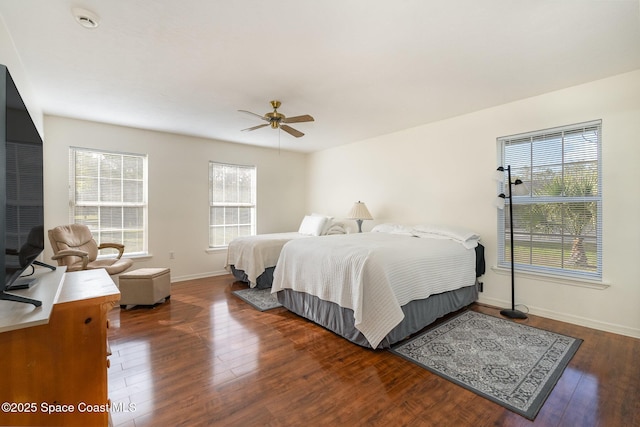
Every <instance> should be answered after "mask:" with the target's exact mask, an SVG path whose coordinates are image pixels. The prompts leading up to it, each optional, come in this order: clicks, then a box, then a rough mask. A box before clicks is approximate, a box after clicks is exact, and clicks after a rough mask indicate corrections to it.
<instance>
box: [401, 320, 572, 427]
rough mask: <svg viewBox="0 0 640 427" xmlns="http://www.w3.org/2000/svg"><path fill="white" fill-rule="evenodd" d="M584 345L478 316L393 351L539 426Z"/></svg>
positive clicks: (451, 322)
mask: <svg viewBox="0 0 640 427" xmlns="http://www.w3.org/2000/svg"><path fill="white" fill-rule="evenodd" d="M580 344H582V340H580V339H576V338H571V337H568V336H564V335H559V334H556V333H553V332H549V331H544V330H542V329H538V328H534V327H531V326H527V325H523V324H520V323H516V322H514V321H512V320H507V319H501V318H498V317H494V316H489V315H486V314H482V313H477V312H474V311H465V312H463V313H462V314H460V315H458V316H456V317H454V318H452V319H450V320H448V321H446V322H445V323H443V324H441V325H438V326H437V327H435V328H433V329H430V330H428V331H426V332H424V333H423V334H421V335H419V336H417V337H415V338H412V339H410V340H409V341H407V342H405V343H402V344H400V345H398V346H396V347H394V348H392V349H391V351H392V352H393V353H395V354H397V355H399V356H401V357H403V358H405V359H407V360H409V361H411V362H414V363H416V364H418V365H420V366H422V367H424V368H426V369H428V370H429V371H431V372H433V373H435V374H437V375H440V376H441V377H443V378H446V379H447V380H449V381H452V382H454V383H456V384H458V385H460V386H462V387H464V388H466V389H468V390H471V391H473V392H474V393H477V394H479V395H480V396H483V397H485V398H487V399H489V400H492V401H494V402H496V403H498V404H500V405H502V406H504V407H505V408H507V409H509V410H511V411H513V412H515V413H517V414H520V415H522V416H524V417H526V418H528V419H530V420H533V419H534V418H535V417H536V415H537V414H538V411H540V408H541V407H542V405H543V404H544V402H545V400H546V399H547V397H548V396H549V394H550V393H551V390H553V387H554V386H555V385H556V383H557V381H558V379H559V378H560V376H561V375H562V372H563V371H564V369H565V368H566V366H567V364H568V363H569V361H570V360H571V358H572V357H573V355H574V354H575V353H576V351H577V350H578V347H580Z"/></svg>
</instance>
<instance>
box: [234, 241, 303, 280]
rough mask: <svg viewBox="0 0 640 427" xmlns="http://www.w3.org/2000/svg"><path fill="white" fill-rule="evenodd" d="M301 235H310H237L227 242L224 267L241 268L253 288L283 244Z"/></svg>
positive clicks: (275, 260)
mask: <svg viewBox="0 0 640 427" xmlns="http://www.w3.org/2000/svg"><path fill="white" fill-rule="evenodd" d="M303 237H311V236H308V235H305V234H300V233H298V232H290V233H271V234H258V235H256V236H247V237H238V238H236V239H234V240H232V241H231V242H230V243H229V247H228V249H227V263H226V264H225V266H224V268H225V270H227V271H229V272H231V266H232V265H233V266H234V267H235V268H236V269H237V270H243V271H244V272H245V274H246V275H247V278H248V279H249V281H250V282H251V283H250V284H249V286H250V287H252V288H253V287H255V286H256V280H257V279H258V276H260V275H261V274H262V273H263V272H264V271H265V269H267V268H269V267H275V265H276V262H277V261H278V257H279V256H280V251H281V250H282V247H283V246H284V244H285V243H287V242H288V241H290V240H293V239H300V238H303Z"/></svg>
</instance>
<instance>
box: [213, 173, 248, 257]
mask: <svg viewBox="0 0 640 427" xmlns="http://www.w3.org/2000/svg"><path fill="white" fill-rule="evenodd" d="M254 234H256V167H255V166H242V165H230V164H224V163H216V162H209V247H211V248H217V247H224V246H227V245H228V244H229V242H230V241H231V240H233V239H235V238H236V237H242V236H251V235H254Z"/></svg>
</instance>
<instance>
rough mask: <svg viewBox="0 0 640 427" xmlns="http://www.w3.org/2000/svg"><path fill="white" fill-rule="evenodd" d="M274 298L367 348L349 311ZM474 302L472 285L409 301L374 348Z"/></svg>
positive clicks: (305, 298) (311, 300)
mask: <svg viewBox="0 0 640 427" xmlns="http://www.w3.org/2000/svg"><path fill="white" fill-rule="evenodd" d="M276 296H277V298H278V301H279V302H280V304H282V305H283V306H284V307H286V308H287V309H288V310H289V311H292V312H293V313H295V314H297V315H299V316H302V317H304V318H306V319H309V320H311V321H312V322H315V323H317V324H319V325H320V326H323V327H325V328H327V329H328V330H330V331H332V332H335V333H336V334H338V335H340V336H342V337H344V338H346V339H348V340H349V341H351V342H353V343H355V344H358V345H361V346H363V347H368V348H371V345H370V344H369V341H367V339H366V338H365V337H364V335H362V333H361V332H360V331H359V330H357V329H356V328H355V327H354V325H353V324H354V318H353V311H352V310H351V309H348V308H343V307H340V306H339V305H337V304H335V303H332V302H329V301H323V300H321V299H320V298H318V297H316V296H314V295H309V294H305V293H302V292H298V291H294V290H291V289H284V290H282V291H279V292H278V293H277V294H276ZM477 299H478V287H477V285H476V284H474V285H472V286H467V287H464V288H460V289H457V290H455V291H450V292H444V293H441V294H436V295H431V296H430V297H429V298H426V299H422V300H416V301H411V302H409V303H408V304H406V305H404V306H403V307H402V311H403V313H404V316H405V317H404V319H403V320H402V322H400V323H399V324H398V325H397V326H396V327H395V328H393V329H392V330H391V332H389V334H388V335H387V336H386V337H385V338H384V339H383V340H382V341H381V342H380V344H379V345H378V347H377V348H378V349H382V348H389V347H391V346H392V345H393V344H395V343H397V342H399V341H402V340H403V339H405V338H407V337H408V336H409V335H412V334H414V333H416V332H418V331H420V330H421V329H423V328H424V327H426V326H428V325H430V324H431V323H433V322H434V321H435V320H437V319H439V318H440V317H442V316H445V315H447V314H449V313H452V312H454V311H457V310H459V309H461V308H464V307H466V306H468V305H469V304H471V303H472V302H474V301H476V300H477Z"/></svg>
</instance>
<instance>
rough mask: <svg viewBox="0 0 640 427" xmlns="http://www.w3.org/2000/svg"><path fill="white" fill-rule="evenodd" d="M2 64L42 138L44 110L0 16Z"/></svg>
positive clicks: (0, 57) (0, 54) (0, 56)
mask: <svg viewBox="0 0 640 427" xmlns="http://www.w3.org/2000/svg"><path fill="white" fill-rule="evenodd" d="M0 64H2V65H5V66H6V67H7V68H8V69H9V73H11V78H13V81H14V83H15V84H16V87H17V88H18V92H20V96H21V97H22V100H23V101H24V103H25V104H26V106H27V109H28V110H29V114H30V115H31V119H32V120H33V122H34V124H35V125H36V129H38V132H40V135H41V136H42V135H43V129H42V127H43V124H42V121H43V120H42V108H41V107H40V105H39V103H38V102H37V100H36V98H35V96H34V95H33V90H32V88H31V84H30V83H29V80H28V78H27V76H26V74H25V72H24V69H23V68H22V62H21V60H20V57H19V56H18V53H17V52H16V50H15V47H14V46H13V39H12V38H11V35H10V34H9V32H8V31H7V28H6V26H5V24H4V19H3V18H2V16H0Z"/></svg>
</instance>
